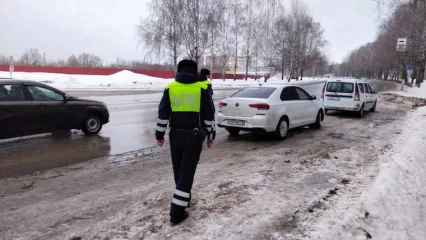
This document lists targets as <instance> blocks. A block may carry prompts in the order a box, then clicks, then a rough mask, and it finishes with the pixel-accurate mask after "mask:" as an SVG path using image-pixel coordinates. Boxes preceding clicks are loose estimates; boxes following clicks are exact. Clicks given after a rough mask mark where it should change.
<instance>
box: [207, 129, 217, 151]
mask: <svg viewBox="0 0 426 240" xmlns="http://www.w3.org/2000/svg"><path fill="white" fill-rule="evenodd" d="M215 138H216V130H213V132H212V133H209V135H208V138H207V147H208V148H212V147H213V143H214V139H215Z"/></svg>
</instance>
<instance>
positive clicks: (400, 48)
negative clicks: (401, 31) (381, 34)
mask: <svg viewBox="0 0 426 240" xmlns="http://www.w3.org/2000/svg"><path fill="white" fill-rule="evenodd" d="M396 51H397V52H405V51H407V38H398V42H397V43H396Z"/></svg>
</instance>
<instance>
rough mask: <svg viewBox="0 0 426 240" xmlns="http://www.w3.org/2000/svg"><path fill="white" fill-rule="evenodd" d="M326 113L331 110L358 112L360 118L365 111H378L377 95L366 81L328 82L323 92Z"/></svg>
mask: <svg viewBox="0 0 426 240" xmlns="http://www.w3.org/2000/svg"><path fill="white" fill-rule="evenodd" d="M321 100H322V101H323V102H324V108H325V113H326V114H327V112H328V111H329V110H339V111H351V112H356V113H357V115H358V117H363V116H364V111H365V110H369V111H371V112H375V111H376V106H377V93H376V91H375V90H373V88H371V86H370V85H369V84H368V83H367V82H366V81H364V80H359V79H344V80H328V81H327V82H326V83H325V84H324V88H323V90H322V92H321Z"/></svg>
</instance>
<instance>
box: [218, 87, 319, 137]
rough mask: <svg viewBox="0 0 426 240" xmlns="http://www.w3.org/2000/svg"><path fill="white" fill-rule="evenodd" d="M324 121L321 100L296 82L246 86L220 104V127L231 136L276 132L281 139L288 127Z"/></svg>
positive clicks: (312, 124) (315, 126)
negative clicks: (249, 132)
mask: <svg viewBox="0 0 426 240" xmlns="http://www.w3.org/2000/svg"><path fill="white" fill-rule="evenodd" d="M323 120H324V108H323V104H322V102H321V101H319V100H317V99H316V97H315V96H310V95H309V94H308V93H307V92H306V91H305V90H304V89H303V88H300V87H298V86H293V85H263V86H259V87H246V88H243V89H241V90H239V91H238V92H236V93H234V94H233V95H232V96H231V97H229V98H226V99H224V100H223V101H221V102H220V103H219V111H218V115H217V119H216V122H217V126H218V127H222V128H225V129H226V130H227V131H228V132H229V134H230V135H234V136H235V135H238V134H239V133H240V131H241V130H244V131H262V132H273V133H275V135H276V136H277V137H279V138H280V139H284V138H285V137H286V136H287V133H288V130H289V129H292V128H297V127H303V126H310V127H312V128H320V127H321V122H322V121H323Z"/></svg>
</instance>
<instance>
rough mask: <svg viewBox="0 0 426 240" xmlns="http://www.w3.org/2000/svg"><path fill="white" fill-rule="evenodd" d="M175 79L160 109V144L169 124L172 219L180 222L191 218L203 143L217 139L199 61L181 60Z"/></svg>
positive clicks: (211, 102)
mask: <svg viewBox="0 0 426 240" xmlns="http://www.w3.org/2000/svg"><path fill="white" fill-rule="evenodd" d="M177 70H178V72H177V74H176V79H175V81H174V82H172V83H170V84H169V85H168V86H167V87H166V89H165V91H164V94H163V97H162V99H161V102H160V106H159V109H158V121H157V129H156V133H155V135H156V139H157V145H158V146H160V147H162V146H163V145H164V135H165V132H166V128H167V125H169V126H170V133H169V138H170V149H171V156H172V162H173V172H174V179H175V184H176V189H175V192H174V195H173V198H172V203H171V208H170V222H172V223H174V224H178V223H180V222H182V221H184V220H185V219H186V218H187V217H188V213H187V212H186V211H185V209H186V208H187V207H188V206H189V202H190V200H191V188H192V183H193V180H194V175H195V170H196V168H197V164H198V161H199V159H200V154H201V151H202V145H203V142H204V140H205V139H206V138H207V146H208V147H209V148H211V147H212V145H213V140H214V138H215V123H214V115H215V108H214V104H213V100H212V98H211V95H210V94H209V93H208V91H207V86H206V85H205V84H203V83H201V82H199V78H200V77H199V76H198V74H197V63H196V62H194V61H192V60H182V61H180V62H179V63H178V68H177Z"/></svg>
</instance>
